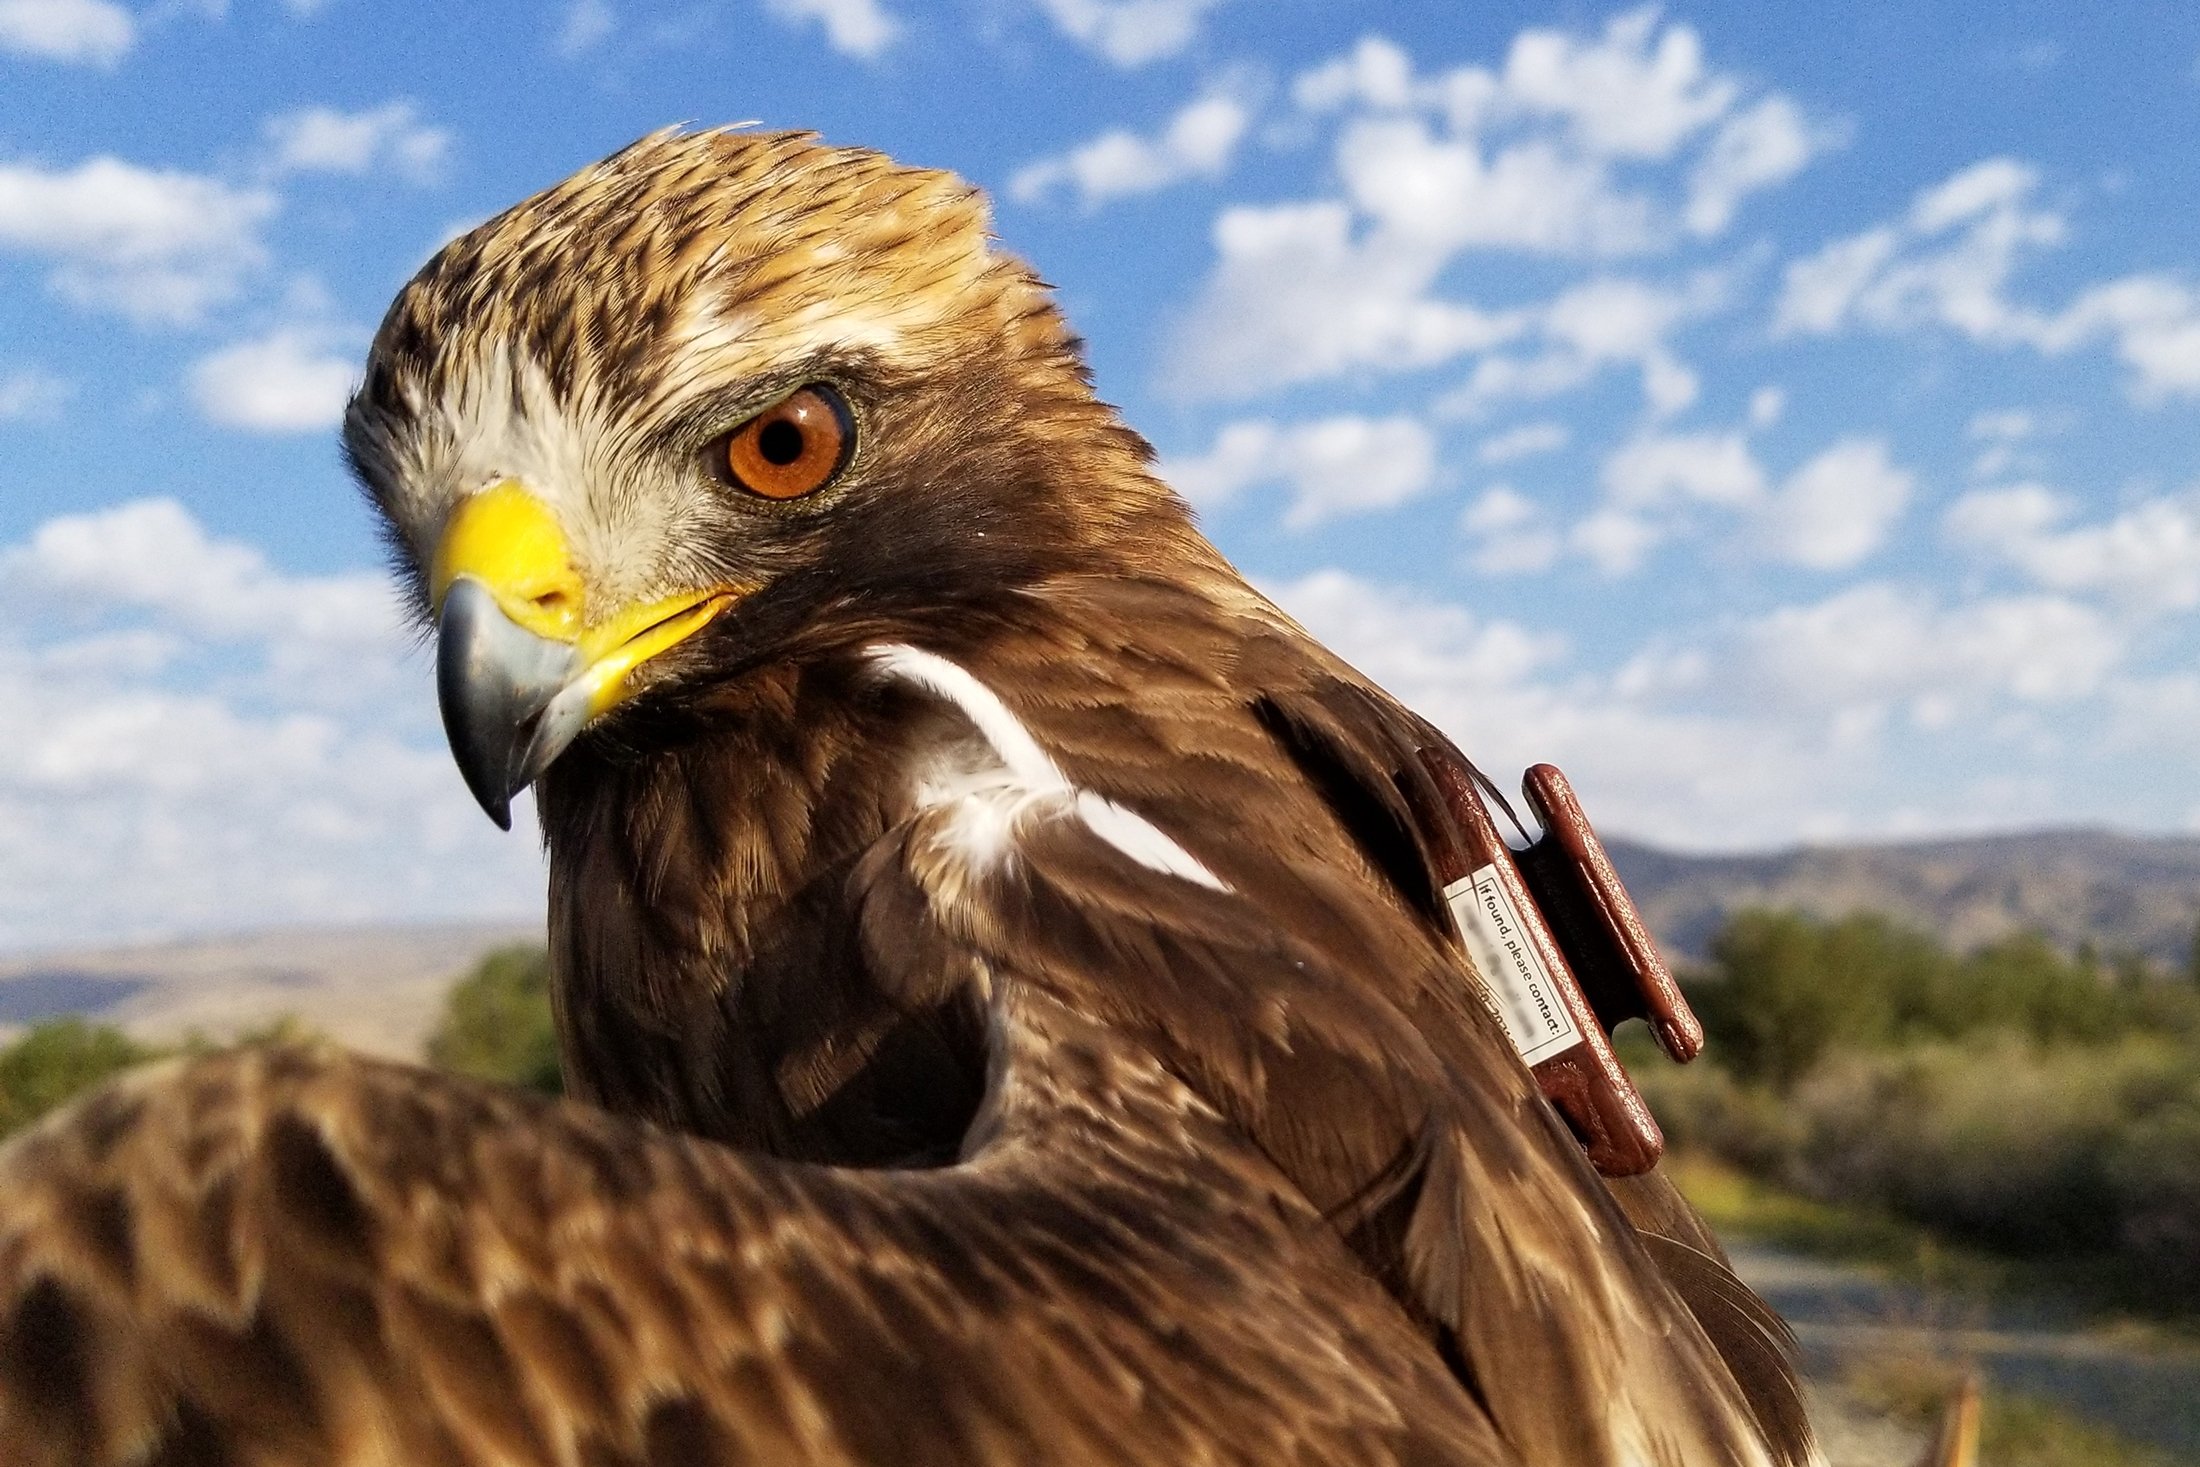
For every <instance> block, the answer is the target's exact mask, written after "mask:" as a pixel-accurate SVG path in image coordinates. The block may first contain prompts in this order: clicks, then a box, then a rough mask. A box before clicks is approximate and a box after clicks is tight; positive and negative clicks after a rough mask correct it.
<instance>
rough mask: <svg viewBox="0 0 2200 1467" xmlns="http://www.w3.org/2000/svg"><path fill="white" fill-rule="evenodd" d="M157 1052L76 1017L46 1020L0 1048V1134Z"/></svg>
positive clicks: (13, 1129) (35, 1118)
mask: <svg viewBox="0 0 2200 1467" xmlns="http://www.w3.org/2000/svg"><path fill="white" fill-rule="evenodd" d="M161 1053H162V1051H160V1050H158V1049H154V1048H151V1047H149V1046H146V1045H143V1044H139V1043H138V1042H137V1041H136V1040H134V1039H132V1038H131V1037H130V1036H129V1035H127V1034H125V1033H123V1032H122V1031H121V1030H120V1029H116V1028H113V1027H111V1026H109V1025H106V1024H92V1023H87V1022H86V1021H84V1020H83V1019H79V1018H67V1019H48V1020H46V1021H45V1022H43V1023H40V1024H34V1025H32V1026H31V1028H30V1029H29V1030H27V1031H26V1032H25V1033H24V1034H23V1035H22V1037H21V1038H19V1039H17V1040H16V1041H15V1042H14V1043H13V1044H10V1045H9V1046H7V1048H5V1049H0V1136H5V1135H7V1134H8V1133H9V1132H11V1131H16V1130H20V1129H21V1128H22V1127H24V1126H27V1125H29V1124H30V1123H31V1122H32V1121H35V1120H37V1119H38V1118H39V1117H40V1116H42V1115H44V1114H45V1113H46V1112H47V1111H49V1110H52V1109H53V1108H54V1107H56V1106H58V1105H61V1104H62V1103H64V1102H65V1101H68V1100H70V1099H72V1098H73V1097H74V1096H76V1095H77V1094H78V1092H80V1091H83V1090H87V1089H89V1088H91V1087H92V1086H94V1085H97V1084H98V1083H99V1082H100V1081H102V1080H105V1079H107V1078H108V1077H110V1076H112V1075H117V1074H120V1073H121V1072H122V1071H124V1070H127V1069H129V1068H130V1067H131V1066H132V1065H136V1064H142V1063H143V1062H145V1061H146V1060H149V1059H157V1058H159V1057H160V1055H161Z"/></svg>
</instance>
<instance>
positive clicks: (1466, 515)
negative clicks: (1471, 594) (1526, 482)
mask: <svg viewBox="0 0 2200 1467" xmlns="http://www.w3.org/2000/svg"><path fill="white" fill-rule="evenodd" d="M1459 530H1460V535H1461V537H1462V538H1463V539H1464V540H1465V541H1466V544H1467V563H1468V564H1469V565H1472V566H1473V567H1474V568H1475V569H1476V570H1478V571H1481V572H1482V573H1483V574H1485V575H1492V576H1502V575H1533V574H1535V573H1536V572H1538V571H1545V570H1549V569H1550V568H1551V567H1552V566H1553V565H1554V564H1556V563H1557V561H1558V557H1559V554H1560V552H1561V551H1562V550H1563V549H1564V548H1565V541H1564V539H1563V537H1562V536H1561V535H1560V534H1559V532H1558V528H1557V526H1556V525H1555V524H1554V523H1553V522H1552V520H1551V517H1550V515H1548V514H1547V513H1545V512H1544V510H1543V508H1542V506H1541V505H1538V504H1537V503H1536V502H1535V501H1534V500H1532V499H1530V498H1528V497H1527V496H1526V495H1524V494H1522V493H1521V492H1520V491H1519V490H1517V489H1515V488H1513V487H1512V485H1510V484H1492V485H1491V486H1490V487H1489V488H1488V489H1486V490H1484V491H1483V492H1482V494H1481V496H1480V497H1479V498H1477V499H1476V500H1475V501H1474V502H1473V503H1471V504H1469V505H1468V506H1467V507H1466V509H1465V511H1464V512H1462V513H1461V514H1460V516H1459Z"/></svg>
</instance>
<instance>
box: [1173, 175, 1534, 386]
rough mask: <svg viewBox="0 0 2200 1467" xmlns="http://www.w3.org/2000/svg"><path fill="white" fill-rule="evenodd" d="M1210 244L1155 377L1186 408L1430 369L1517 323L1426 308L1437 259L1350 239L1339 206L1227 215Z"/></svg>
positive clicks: (1348, 220)
mask: <svg viewBox="0 0 2200 1467" xmlns="http://www.w3.org/2000/svg"><path fill="white" fill-rule="evenodd" d="M1214 237H1215V247H1216V251H1217V253H1218V254H1219V255H1220V256H1221V259H1220V261H1219V263H1218V264H1217V266H1216V269H1215V273H1214V275H1213V276H1212V277H1211V278H1210V279H1209V280H1208V282H1207V284H1206V287H1205V289H1204V290H1203V292H1202V294H1201V298H1200V300H1199V301H1198V302H1197V303H1196V304H1195V305H1194V306H1193V307H1192V309H1191V311H1190V313H1189V314H1188V315H1187V316H1186V318H1185V319H1184V320H1183V321H1182V322H1180V323H1179V326H1178V328H1177V330H1176V331H1175V332H1174V333H1173V340H1172V343H1171V345H1170V347H1169V349H1168V354H1167V358H1168V359H1167V364H1166V367H1165V369H1164V379H1165V381H1166V382H1167V384H1168V385H1169V386H1170V387H1172V388H1173V389H1174V390H1175V391H1177V392H1178V393H1180V394H1181V395H1183V396H1186V397H1201V398H1231V397H1245V396H1250V395H1252V394H1254V393H1258V392H1263V391H1266V390H1268V389H1270V388H1275V387H1283V386H1289V385H1291V384H1293V383H1298V382H1309V381H1316V380H1319V379H1321V378H1324V377H1330V376H1335V375H1338V374H1341V373H1344V372H1349V371H1354V370H1359V369H1382V370H1388V371H1397V370H1401V369H1407V368H1414V367H1428V366H1434V365H1436V364H1437V363H1440V362H1445V361H1449V360H1451V359H1452V358H1454V357H1457V356H1459V355H1461V354H1462V353H1465V352H1469V351H1476V350H1481V349H1485V348H1487V347H1490V346H1494V345H1496V344H1497V343H1498V342H1501V341H1504V340H1507V339H1509V338H1510V337H1511V336H1513V335H1514V334H1515V333H1516V332H1517V331H1518V330H1519V329H1520V324H1521V323H1520V321H1519V319H1518V318H1517V317H1514V316H1510V315H1507V314H1504V313H1489V312H1484V311H1481V310H1479V309H1477V308H1475V307H1473V306H1470V305H1463V304H1457V303H1453V302H1450V301H1444V300H1439V299H1436V298H1434V297H1432V296H1431V295H1430V294H1429V293H1428V291H1429V287H1430V286H1431V285H1433V284H1434V282H1435V279H1436V276H1437V274H1438V273H1439V272H1440V271H1441V270H1442V269H1443V266H1444V264H1445V263H1446V261H1445V258H1444V257H1443V255H1442V254H1441V253H1440V252H1439V253H1434V254H1432V253H1431V252H1430V251H1428V250H1425V249H1421V248H1417V247H1415V246H1413V245H1411V244H1409V243H1407V242H1404V241H1400V240H1397V239H1394V238H1389V237H1375V238H1370V239H1365V240H1362V239H1357V238H1355V237H1354V234H1353V227H1352V215H1351V211H1350V210H1349V209H1348V208H1346V206H1345V205H1343V204H1341V203H1333V202H1319V203H1307V204H1290V205H1283V206H1280V207H1275V208H1254V207H1246V206H1240V207H1236V208H1231V209H1227V210H1224V211H1223V213H1222V215H1221V217H1220V218H1218V219H1217V220H1216V221H1215V230H1214Z"/></svg>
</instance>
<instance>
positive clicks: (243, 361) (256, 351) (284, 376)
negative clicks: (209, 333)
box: [190, 326, 360, 433]
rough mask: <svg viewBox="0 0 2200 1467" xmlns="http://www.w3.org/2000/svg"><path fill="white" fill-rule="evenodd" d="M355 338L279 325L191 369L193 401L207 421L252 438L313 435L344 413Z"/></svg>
mask: <svg viewBox="0 0 2200 1467" xmlns="http://www.w3.org/2000/svg"><path fill="white" fill-rule="evenodd" d="M355 336H356V333H352V332H346V331H341V330H329V329H323V328H317V327H305V326H284V327H278V328H277V329H276V330H274V331H271V332H269V333H268V334H266V335H264V336H259V337H255V338H252V339H250V340H246V341H239V342H236V343H234V344H232V345H229V346H225V347H223V348H221V349H220V350H218V351H215V352H213V353H211V354H209V355H207V356H205V357H202V358H200V359H199V361H198V362H196V363H195V364H193V366H192V368H191V374H190V388H191V398H192V401H193V402H195V403H196V404H197V405H198V408H199V411H200V412H202V413H204V414H205V415H206V417H207V418H208V420H209V421H211V422H215V423H220V424H221V425H222V426H224V427H228V428H243V429H245V430H247V431H249V432H254V433H313V432H319V431H321V430H323V429H326V428H332V427H334V426H335V425H336V424H337V423H338V422H340V421H341V420H342V418H343V415H344V404H345V402H346V401H347V400H349V398H350V397H351V392H352V388H353V387H354V386H355V385H356V381H357V378H358V375H359V364H360V352H359V345H358V342H357V341H356V340H355V339H354V338H355Z"/></svg>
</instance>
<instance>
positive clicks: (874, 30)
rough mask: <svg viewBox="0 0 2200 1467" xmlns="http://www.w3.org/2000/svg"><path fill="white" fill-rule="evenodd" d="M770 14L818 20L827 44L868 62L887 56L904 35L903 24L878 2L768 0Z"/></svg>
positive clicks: (798, 19) (792, 18)
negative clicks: (902, 33)
mask: <svg viewBox="0 0 2200 1467" xmlns="http://www.w3.org/2000/svg"><path fill="white" fill-rule="evenodd" d="M765 5H766V6H767V7H768V8H769V9H770V10H771V13H772V14H774V15H777V16H780V17H782V18H783V19H786V20H795V21H816V22H817V23H818V24H819V25H820V26H823V27H824V28H825V41H826V44H827V45H829V46H831V47H832V48H833V49H834V50H835V51H839V52H842V53H844V54H846V55H849V56H855V57H859V58H861V59H862V60H865V61H875V60H877V59H878V58H879V57H880V56H883V55H884V54H886V48H887V47H889V46H891V45H893V44H894V39H895V37H897V36H899V35H900V34H901V22H900V21H899V20H897V19H896V18H895V17H894V16H893V15H892V14H891V13H889V12H888V11H887V9H886V7H885V6H883V5H881V4H880V3H879V0H765Z"/></svg>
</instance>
